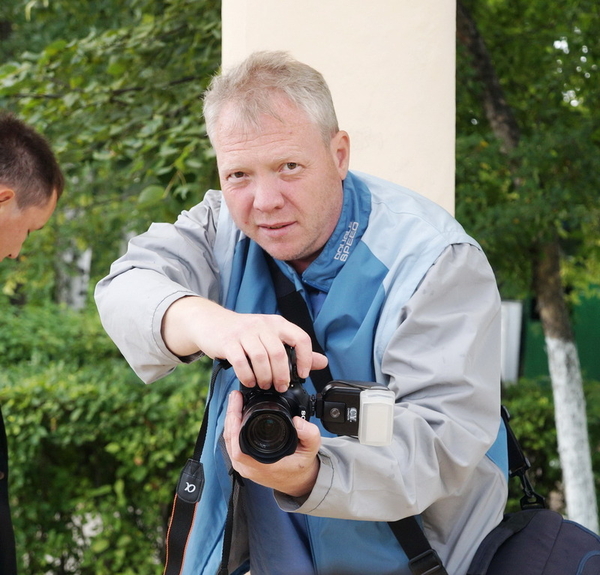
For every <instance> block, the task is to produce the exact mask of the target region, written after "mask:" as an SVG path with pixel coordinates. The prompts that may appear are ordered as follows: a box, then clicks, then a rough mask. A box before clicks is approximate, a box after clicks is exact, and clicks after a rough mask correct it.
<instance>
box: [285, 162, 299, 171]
mask: <svg viewBox="0 0 600 575" xmlns="http://www.w3.org/2000/svg"><path fill="white" fill-rule="evenodd" d="M298 166H299V164H297V163H296V162H286V163H285V164H284V166H283V167H284V169H285V170H287V171H290V172H291V171H293V170H295V169H296V168H298Z"/></svg>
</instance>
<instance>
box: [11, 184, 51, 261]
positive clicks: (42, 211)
mask: <svg viewBox="0 0 600 575" xmlns="http://www.w3.org/2000/svg"><path fill="white" fill-rule="evenodd" d="M56 199H57V198H56V194H54V195H53V196H52V197H51V198H50V200H48V202H46V204H43V205H41V206H29V207H26V208H23V209H20V208H19V206H18V205H17V197H16V194H15V193H14V192H13V190H12V189H10V188H7V187H3V186H2V185H0V262H1V261H2V260H3V259H4V258H7V257H8V258H13V259H14V258H16V257H17V256H18V255H19V252H20V251H21V247H22V246H23V243H24V242H25V240H26V238H27V236H28V235H29V234H30V233H31V232H32V231H34V230H39V229H41V228H42V227H43V226H44V225H45V224H46V222H47V221H48V220H49V219H50V216H51V215H52V213H53V212H54V208H55V207H56Z"/></svg>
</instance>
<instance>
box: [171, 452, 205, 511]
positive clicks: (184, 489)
mask: <svg viewBox="0 0 600 575" xmlns="http://www.w3.org/2000/svg"><path fill="white" fill-rule="evenodd" d="M202 487H204V470H203V468H202V464H201V463H200V462H199V461H197V460H196V459H188V460H187V463H186V464H185V467H184V468H183V470H182V471H181V475H180V476H179V483H178V484H177V496H178V497H179V498H180V499H183V501H185V502H187V503H197V502H198V501H199V499H200V496H201V495H202Z"/></svg>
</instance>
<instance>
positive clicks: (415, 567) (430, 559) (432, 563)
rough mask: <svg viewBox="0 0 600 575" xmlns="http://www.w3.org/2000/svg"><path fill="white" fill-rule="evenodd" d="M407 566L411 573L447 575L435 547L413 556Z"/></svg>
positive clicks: (418, 574)
mask: <svg viewBox="0 0 600 575" xmlns="http://www.w3.org/2000/svg"><path fill="white" fill-rule="evenodd" d="M408 566H409V567H410V571H411V573H412V574H413V575H448V573H447V571H446V569H445V568H444V565H443V563H442V560H441V559H440V556H439V555H438V554H437V551H436V550H435V549H428V550H427V551H425V553H421V555H417V556H416V557H413V558H412V559H411V560H410V561H409V562H408Z"/></svg>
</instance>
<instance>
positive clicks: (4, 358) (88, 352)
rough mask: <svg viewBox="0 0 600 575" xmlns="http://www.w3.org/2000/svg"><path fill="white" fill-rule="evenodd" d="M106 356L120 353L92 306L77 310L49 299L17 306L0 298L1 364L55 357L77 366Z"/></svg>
mask: <svg viewBox="0 0 600 575" xmlns="http://www.w3.org/2000/svg"><path fill="white" fill-rule="evenodd" d="M109 357H114V358H116V357H120V353H119V352H118V351H117V348H116V346H115V345H114V344H113V343H112V341H111V340H110V339H109V337H108V336H107V335H106V333H105V332H104V330H103V328H102V325H101V324H100V319H99V318H98V314H97V312H96V310H95V308H94V309H90V310H88V311H83V312H77V311H74V310H72V309H70V308H68V307H67V306H64V305H60V304H55V303H51V302H46V303H45V304H44V305H26V306H16V305H9V303H8V302H7V301H6V299H4V300H3V301H2V300H0V367H3V368H10V367H11V366H14V365H15V364H17V363H23V362H26V363H29V364H35V365H40V366H43V365H46V364H48V363H49V362H54V361H64V362H67V363H69V364H73V365H75V366H80V365H90V364H91V363H94V362H96V361H99V360H103V359H105V358H109Z"/></svg>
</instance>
